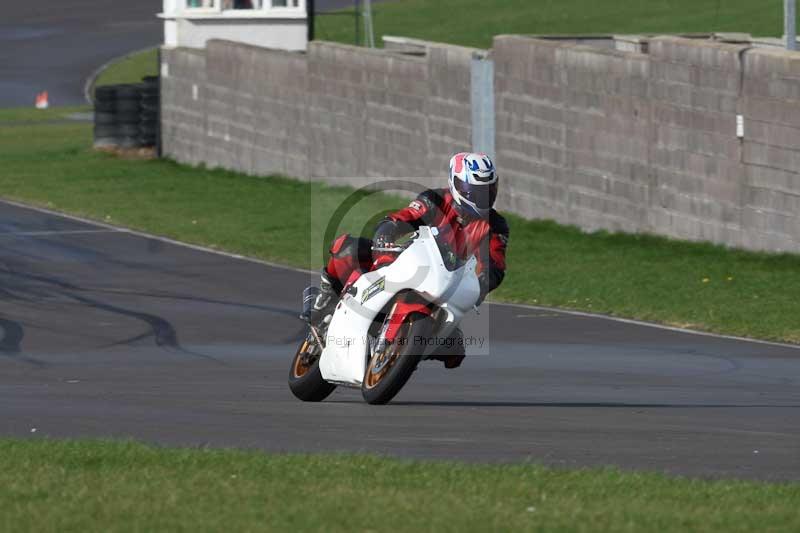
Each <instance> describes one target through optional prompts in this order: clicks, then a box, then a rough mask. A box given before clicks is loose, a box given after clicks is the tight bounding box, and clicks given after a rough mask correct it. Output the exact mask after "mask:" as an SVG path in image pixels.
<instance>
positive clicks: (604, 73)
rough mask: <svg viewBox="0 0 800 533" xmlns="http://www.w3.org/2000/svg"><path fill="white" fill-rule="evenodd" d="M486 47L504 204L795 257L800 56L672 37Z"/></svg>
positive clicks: (509, 42)
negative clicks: (642, 49) (645, 45)
mask: <svg viewBox="0 0 800 533" xmlns="http://www.w3.org/2000/svg"><path fill="white" fill-rule="evenodd" d="M492 54H493V57H494V60H495V71H496V75H495V99H496V123H497V150H498V165H499V167H500V169H501V170H502V171H503V175H504V177H505V178H506V184H505V186H504V190H503V193H502V196H501V198H500V206H501V207H503V208H506V209H509V210H511V211H514V212H517V213H520V214H522V215H524V216H526V217H528V218H546V219H554V220H557V221H559V222H562V223H566V224H574V225H577V226H579V227H581V228H584V229H587V230H594V229H607V230H621V231H628V232H648V233H656V234H660V235H666V236H670V237H676V238H681V239H690V240H705V241H712V242H716V243H722V244H726V245H730V246H737V247H744V248H750V249H765V250H773V251H794V252H800V209H798V208H800V175H798V173H797V171H798V169H800V136H798V133H800V54H797V53H790V52H785V51H780V50H768V49H757V48H752V47H750V46H743V45H732V44H722V43H713V42H708V41H697V40H689V39H680V38H672V37H659V38H655V39H651V40H650V42H649V53H648V54H641V53H636V52H618V51H612V50H604V49H598V48H589V47H586V46H582V45H578V44H574V43H565V42H556V41H546V40H538V39H531V38H525V37H519V36H501V37H498V38H496V39H495V43H494V48H493V52H492ZM737 115H742V118H743V120H744V138H739V137H738V136H737ZM508 185H510V187H509V186H508Z"/></svg>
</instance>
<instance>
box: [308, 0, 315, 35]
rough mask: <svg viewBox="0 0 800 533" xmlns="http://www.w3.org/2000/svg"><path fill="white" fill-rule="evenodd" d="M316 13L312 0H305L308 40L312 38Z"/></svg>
mask: <svg viewBox="0 0 800 533" xmlns="http://www.w3.org/2000/svg"><path fill="white" fill-rule="evenodd" d="M315 14H316V8H315V6H314V0H306V17H307V23H308V42H311V41H313V40H314V30H315V29H316V28H314V15H315Z"/></svg>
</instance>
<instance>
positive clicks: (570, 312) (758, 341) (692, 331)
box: [486, 302, 800, 350]
mask: <svg viewBox="0 0 800 533" xmlns="http://www.w3.org/2000/svg"><path fill="white" fill-rule="evenodd" d="M486 303H488V304H491V305H500V306H506V307H518V308H520V309H527V310H531V311H545V312H550V313H553V314H561V315H570V316H579V317H583V318H599V319H603V320H610V321H612V322H620V323H622V324H632V325H634V326H646V327H649V328H655V329H663V330H666V331H675V332H677V333H688V334H690V335H699V336H701V337H713V338H715V339H727V340H732V341H741V342H752V343H754V344H765V345H767V346H777V347H781V348H793V349H795V350H800V344H787V343H784V342H775V341H764V340H761V339H752V338H750V337H737V336H736V335H723V334H721V333H711V332H708V331H697V330H696V329H686V328H680V327H677V326H667V325H665V324H654V323H653V322H644V321H642V320H635V319H632V318H620V317H616V316H609V315H601V314H597V313H586V312H584V311H573V310H571V309H559V308H555V307H541V306H537V305H527V304H511V303H501V302H486ZM551 316H552V315H551ZM533 317H536V315H517V318H533ZM540 318H541V317H540Z"/></svg>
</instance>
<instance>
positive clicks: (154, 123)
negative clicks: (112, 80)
mask: <svg viewBox="0 0 800 533" xmlns="http://www.w3.org/2000/svg"><path fill="white" fill-rule="evenodd" d="M157 144H158V77H156V76H150V77H147V78H144V79H143V80H142V83H125V84H120V85H102V86H99V87H96V88H95V91H94V146H95V147H96V148H109V147H116V148H149V147H155V146H156V145H157Z"/></svg>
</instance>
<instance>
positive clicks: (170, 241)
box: [0, 198, 800, 350]
mask: <svg viewBox="0 0 800 533" xmlns="http://www.w3.org/2000/svg"><path fill="white" fill-rule="evenodd" d="M0 204H8V205H12V206H14V207H18V208H20V209H29V210H31V211H35V212H39V213H44V214H47V215H52V216H57V217H61V218H65V219H67V220H74V221H76V222H83V223H84V224H90V225H94V226H98V227H101V228H106V229H110V230H115V231H116V232H124V233H128V234H130V235H136V236H138V237H143V238H146V239H154V240H157V241H161V242H165V243H168V244H173V245H175V246H182V247H184V248H189V249H192V250H197V251H200V252H206V253H210V254H216V255H221V256H224V257H230V258H231V259H238V260H240V261H247V262H250V263H256V264H259V265H265V266H269V267H273V268H280V269H282V270H291V271H294V272H302V273H305V274H314V275H318V274H319V270H307V269H304V268H296V267H290V266H286V265H281V264H279V263H272V262H270V261H263V260H261V259H254V258H252V257H247V256H244V255H238V254H232V253H229V252H223V251H221V250H215V249H213V248H208V247H206V246H198V245H196V244H187V243H185V242H181V241H176V240H174V239H170V238H167V237H160V236H158V235H152V234H150V233H144V232H141V231H136V230H132V229H129V228H124V227H121V226H112V225H111V224H106V223H103V222H97V221H95V220H90V219H87V218H82V217H77V216H75V215H69V214H66V213H61V212H59V211H53V210H52V209H45V208H42V207H35V206H31V205H27V204H23V203H19V202H15V201H12V200H6V199H4V198H0ZM484 305H493V306H494V305H496V306H500V307H504V306H505V307H517V308H520V309H528V310H533V311H540V312H547V313H554V314H561V315H570V316H579V317H584V318H597V319H601V320H608V321H610V322H620V323H622V324H631V325H634V326H643V327H648V328H655V329H661V330H666V331H675V332H677V333H686V334H689V335H699V336H701V337H712V338H715V339H726V340H732V341H739V342H749V343H753V344H762V345H766V346H777V347H781V348H792V349H795V350H800V344H787V343H783V342H774V341H764V340H759V339H751V338H749V337H737V336H736V335H722V334H720V333H710V332H707V331H697V330H694V329H686V328H679V327H676V326H666V325H663V324H654V323H653V322H644V321H641V320H634V319H630V318H619V317H615V316H608V315H601V314H597V313H586V312H583V311H572V310H569V309H558V308H554V307H541V306H537V305H527V304H513V303H501V302H485V303H484Z"/></svg>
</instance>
